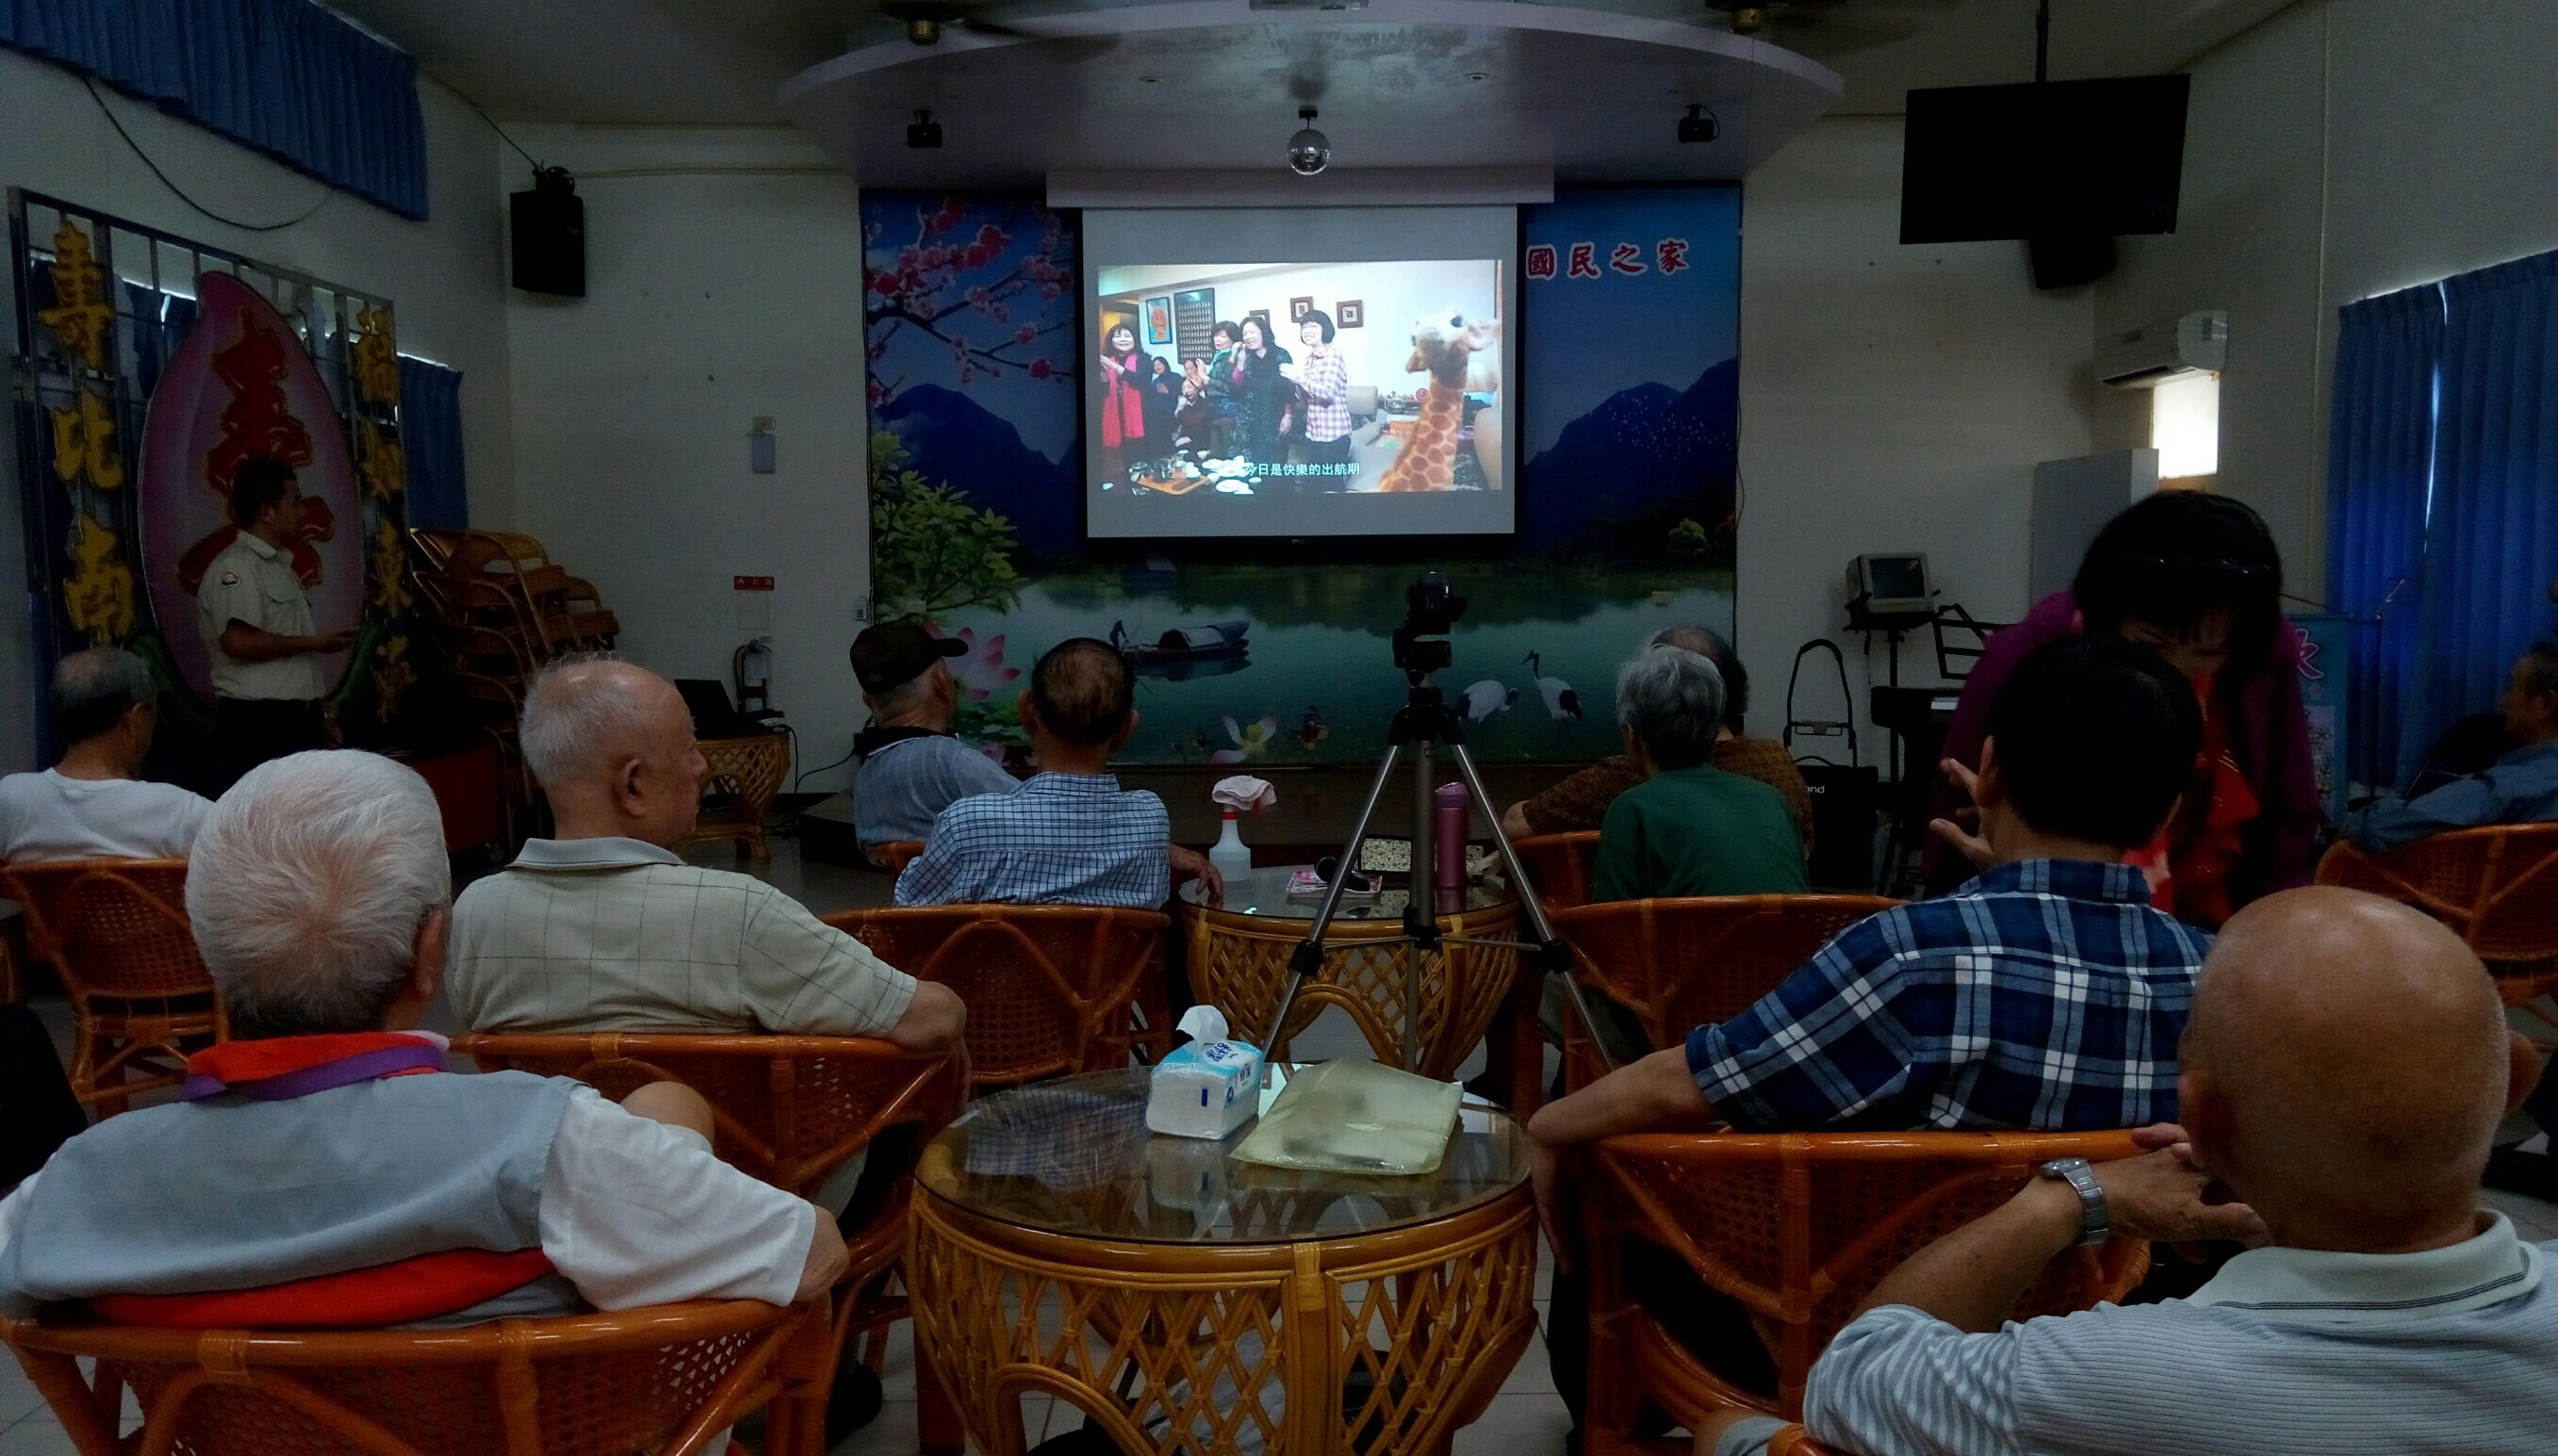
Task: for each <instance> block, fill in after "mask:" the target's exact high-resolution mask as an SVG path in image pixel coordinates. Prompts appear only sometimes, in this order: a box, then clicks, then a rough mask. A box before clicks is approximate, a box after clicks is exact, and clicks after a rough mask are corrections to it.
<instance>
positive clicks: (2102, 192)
mask: <svg viewBox="0 0 2558 1456" xmlns="http://www.w3.org/2000/svg"><path fill="white" fill-rule="evenodd" d="M2189 81H2190V77H2187V76H2183V75H2136V76H2123V77H2118V78H2113V79H2105V80H2056V81H2041V82H2028V83H2026V84H2023V85H1999V86H1940V87H1934V88H1930V89H1923V90H1914V91H1912V92H1911V93H1910V106H1909V119H1908V126H1907V131H1906V134H1905V137H1904V140H1903V145H1902V165H1901V240H1902V241H1903V242H1981V241H1986V240H1989V239H1993V238H2010V237H2021V238H2064V237H2110V236H2117V235H2122V234H2127V233H2139V232H2174V231H2175V230H2176V203H2177V187H2178V182H2179V179H2180V177H2181V175H2182V173H2183V171H2184V167H2185V103H2186V92H2187V88H2188V84H2189Z"/></svg>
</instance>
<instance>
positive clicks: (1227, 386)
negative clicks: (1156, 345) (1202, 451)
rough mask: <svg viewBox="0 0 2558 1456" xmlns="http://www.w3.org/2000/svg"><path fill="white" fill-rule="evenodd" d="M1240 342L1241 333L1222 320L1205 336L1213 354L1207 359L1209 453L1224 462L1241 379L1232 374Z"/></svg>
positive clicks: (1231, 446) (1231, 437)
mask: <svg viewBox="0 0 2558 1456" xmlns="http://www.w3.org/2000/svg"><path fill="white" fill-rule="evenodd" d="M1242 338H1243V331H1242V330H1241V329H1239V328H1237V327H1235V326H1234V325H1232V324H1229V323H1225V322H1223V321H1222V320H1220V321H1219V322H1218V323H1217V326H1216V328H1215V329H1213V330H1211V331H1210V332H1209V334H1208V347H1209V348H1211V349H1213V350H1215V351H1216V352H1215V353H1214V354H1212V355H1210V356H1209V357H1208V369H1207V374H1208V382H1207V385H1206V388H1207V391H1208V416H1209V425H1208V453H1209V454H1210V455H1212V456H1215V457H1217V458H1218V459H1223V458H1224V457H1225V456H1226V455H1228V454H1229V453H1231V452H1232V451H1233V449H1234V415H1235V410H1236V407H1237V398H1236V392H1235V391H1236V388H1237V386H1238V383H1239V379H1240V376H1239V375H1237V374H1236V373H1235V372H1234V346H1235V344H1236V343H1237V342H1239V341H1240V340H1241V339H1242Z"/></svg>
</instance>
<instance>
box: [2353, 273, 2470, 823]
mask: <svg viewBox="0 0 2558 1456" xmlns="http://www.w3.org/2000/svg"><path fill="white" fill-rule="evenodd" d="M2341 324H2342V327H2341V330H2340V335H2339V338H2338V340H2337V351H2336V398H2335V404H2334V407H2333V408H2332V409H2331V410H2330V411H2329V415H2328V434H2329V438H2328V456H2327V474H2328V486H2327V509H2328V531H2327V539H2328V552H2327V591H2328V597H2327V599H2328V604H2329V605H2330V606H2331V607H2333V608H2334V609H2336V610H2337V611H2340V612H2343V613H2345V615H2346V616H2347V617H2349V618H2350V619H2352V620H2353V621H2354V622H2355V623H2357V624H2362V626H2361V628H2360V630H2358V631H2356V632H2355V634H2354V636H2353V639H2352V643H2353V649H2352V651H2351V652H2349V653H2348V654H2346V661H2347V663H2348V675H2347V678H2346V682H2345V751H2346V753H2347V755H2348V757H2347V761H2346V763H2345V777H2346V778H2347V779H2349V780H2352V781H2353V782H2356V783H2362V784H2371V785H2382V784H2397V783H2403V782H2404V777H2403V775H2402V774H2401V773H2400V771H2399V768H2398V760H2399V749H2400V737H2401V717H2402V709H2403V707H2404V705H2405V703H2406V700H2407V694H2408V691H2409V689H2410V687H2411V686H2412V685H2413V683H2414V680H2415V670H2416V655H2417V642H2418V631H2417V630H2418V626H2419V619H2420V615H2421V614H2420V603H2421V600H2422V596H2421V594H2422V592H2423V589H2424V569H2425V505H2426V496H2427V493H2428V491H2429V489H2430V488H2431V486H2432V482H2433V467H2434V377H2435V368H2436V366H2437V364H2439V362H2440V360H2441V358H2442V348H2443V292H2442V288H2441V286H2440V285H2438V284H2432V283H2428V284H2426V285H2424V286H2423V287H2421V288H2409V289H2404V290H2402V291H2400V292H2397V293H2388V294H2382V295H2381V296H2380V297H2378V298H2367V299H2364V300H2363V301H2362V302H2360V303H2355V304H2348V305H2346V306H2345V308H2344V310H2342V320H2341ZM2374 622H2377V624H2378V626H2377V628H2376V629H2375V628H2374V627H2372V626H2371V625H2370V624H2372V623H2374ZM2424 748H2425V741H2419V742H2418V743H2417V745H2416V752H2418V753H2419V754H2421V753H2423V752H2424Z"/></svg>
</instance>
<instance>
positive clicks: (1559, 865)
mask: <svg viewBox="0 0 2558 1456" xmlns="http://www.w3.org/2000/svg"><path fill="white" fill-rule="evenodd" d="M1510 850H1511V852H1512V853H1515V854H1516V855H1517V856H1518V858H1519V868H1520V869H1522V870H1525V871H1526V872H1527V880H1528V883H1529V884H1531V885H1533V886H1535V887H1536V897H1537V898H1538V899H1539V900H1542V901H1544V902H1545V908H1546V909H1547V910H1549V911H1553V910H1563V909H1566V908H1568V907H1570V906H1574V905H1587V904H1589V903H1590V876H1591V872H1592V870H1593V869H1594V868H1595V867H1596V866H1597V864H1598V863H1599V831H1598V830H1596V829H1582V830H1578V831H1575V832H1573V833H1569V834H1538V835H1535V836H1534V837H1532V838H1527V839H1519V840H1515V841H1513V842H1512V843H1511V844H1510Z"/></svg>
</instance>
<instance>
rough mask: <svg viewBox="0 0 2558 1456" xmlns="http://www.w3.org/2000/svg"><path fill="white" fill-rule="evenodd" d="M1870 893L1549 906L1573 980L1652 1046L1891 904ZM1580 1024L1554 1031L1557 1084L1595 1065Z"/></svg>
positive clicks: (1730, 1007) (1763, 987)
mask: <svg viewBox="0 0 2558 1456" xmlns="http://www.w3.org/2000/svg"><path fill="white" fill-rule="evenodd" d="M1900 903H1901V902H1900V901H1897V900H1886V899H1883V898H1881V897H1879V896H1874V895H1732V896H1717V897H1713V898H1699V899H1684V900H1612V901H1606V902H1603V903H1601V904H1597V905H1579V906H1574V907H1572V908H1570V909H1566V910H1559V911H1556V912H1554V913H1553V916H1552V920H1553V924H1554V934H1555V935H1556V936H1557V937H1559V938H1560V939H1561V940H1562V941H1563V943H1564V944H1565V945H1567V946H1571V947H1572V963H1573V974H1574V975H1575V976H1576V977H1578V978H1579V979H1580V981H1581V983H1582V985H1583V986H1584V987H1585V988H1587V989H1589V990H1591V991H1595V992H1597V993H1598V994H1600V995H1603V996H1606V997H1607V998H1608V999H1609V1000H1611V1001H1614V1002H1616V1003H1617V1004H1619V1005H1621V1006H1624V1007H1626V1008H1627V1009H1628V1010H1630V1011H1632V1012H1634V1018H1635V1020H1636V1021H1638V1022H1640V1023H1641V1025H1642V1028H1643V1038H1644V1040H1645V1041H1646V1042H1648V1043H1649V1044H1650V1045H1652V1046H1653V1047H1656V1048H1657V1047H1669V1046H1676V1045H1678V1044H1679V1043H1680V1042H1681V1041H1682V1040H1684V1039H1685V1038H1686V1036H1687V1034H1688V1032H1689V1031H1691V1030H1693V1029H1694V1028H1696V1027H1700V1026H1706V1025H1712V1024H1719V1023H1722V1022H1726V1021H1729V1020H1731V1019H1732V1018H1733V1017H1735V1016H1738V1015H1740V1014H1741V1013H1742V1012H1743V1011H1745V1010H1747V1009H1748V1008H1749V1006H1750V1005H1751V1003H1752V1002H1754V1001H1757V1000H1758V999H1759V998H1760V997H1762V996H1765V995H1767V994H1768V993H1769V992H1770V991H1773V990H1775V989H1776V983H1777V982H1779V981H1781V980H1783V979H1784V978H1785V977H1786V976H1787V975H1788V974H1790V973H1792V971H1793V970H1794V968H1795V967H1796V966H1799V965H1801V964H1802V963H1803V962H1804V961H1806V960H1809V959H1811V958H1812V956H1813V955H1814V954H1815V953H1817V952H1818V951H1819V950H1820V948H1821V947H1822V946H1826V945H1828V944H1829V943H1830V941H1831V940H1832V939H1833V938H1834V937H1836V936H1837V935H1838V933H1839V932H1841V931H1843V930H1846V929H1847V928H1848V927H1849V926H1852V925H1854V924H1856V923H1857V922H1858V921H1861V920H1863V919H1865V918H1866V917H1867V916H1870V915H1874V914H1876V913H1877V912H1880V911H1885V910H1890V909H1891V908H1892V907H1893V906H1895V905H1898V904H1900ZM1587 1037H1588V1032H1587V1030H1586V1029H1585V1028H1583V1027H1582V1026H1581V1025H1580V1024H1579V1022H1578V1019H1577V1018H1575V1019H1574V1020H1573V1021H1572V1022H1571V1024H1570V1025H1568V1026H1567V1028H1566V1031H1565V1037H1564V1063H1563V1065H1564V1085H1565V1086H1567V1087H1570V1088H1576V1089H1577V1088H1581V1087H1586V1086H1588V1085H1589V1084H1590V1083H1591V1082H1592V1081H1594V1080H1595V1079H1596V1078H1597V1077H1598V1075H1599V1063H1598V1059H1597V1058H1596V1057H1595V1056H1594V1055H1593V1054H1592V1049H1591V1047H1590V1045H1589V1042H1588V1040H1587Z"/></svg>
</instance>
